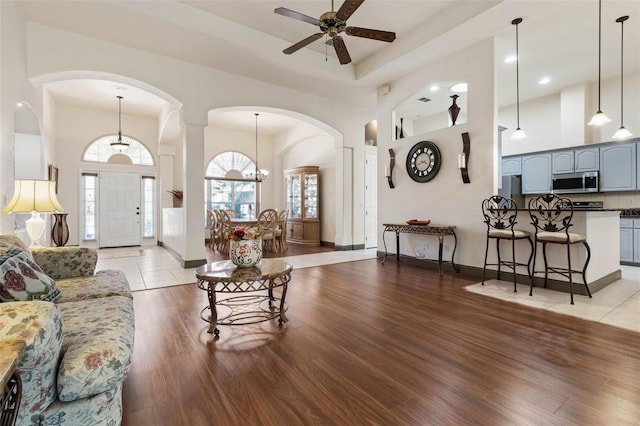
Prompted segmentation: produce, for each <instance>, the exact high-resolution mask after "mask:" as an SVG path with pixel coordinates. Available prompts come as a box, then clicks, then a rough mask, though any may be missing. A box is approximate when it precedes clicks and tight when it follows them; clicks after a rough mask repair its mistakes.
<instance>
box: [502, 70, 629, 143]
mask: <svg viewBox="0 0 640 426" xmlns="http://www.w3.org/2000/svg"><path fill="white" fill-rule="evenodd" d="M624 87H625V89H624V126H625V127H626V128H627V129H628V130H629V131H631V133H633V135H634V136H638V135H640V72H636V73H631V74H627V75H625V76H624ZM597 88H598V87H597V82H591V83H584V84H578V85H574V86H571V87H567V88H563V90H562V91H561V92H559V93H556V94H553V95H550V96H545V97H542V98H537V99H533V100H530V101H527V102H521V104H520V127H521V128H522V129H523V130H524V131H525V132H526V134H527V138H526V139H523V140H518V141H513V140H511V139H510V138H511V135H512V134H513V131H514V129H515V128H516V106H515V105H509V106H507V107H504V108H500V110H499V111H498V124H499V125H501V126H504V127H507V130H506V131H505V132H504V135H503V139H502V141H503V143H502V154H503V155H518V154H524V153H528V152H535V151H544V150H549V149H557V148H565V147H572V146H579V145H585V144H591V143H599V142H608V141H611V140H613V138H612V136H613V134H614V133H615V131H616V130H617V129H618V127H620V77H619V76H618V77H614V78H609V79H606V80H603V81H602V97H601V99H602V102H601V107H602V111H604V112H605V113H606V114H607V116H608V117H609V118H610V119H611V122H610V123H607V124H605V125H603V126H601V127H598V126H589V125H587V123H588V122H589V120H590V119H591V116H592V115H593V114H594V113H595V112H596V110H597V109H598V98H597V96H598V91H597Z"/></svg>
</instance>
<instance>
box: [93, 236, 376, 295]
mask: <svg viewBox="0 0 640 426" xmlns="http://www.w3.org/2000/svg"><path fill="white" fill-rule="evenodd" d="M375 257H376V249H367V250H349V251H333V252H324V253H316V254H305V255H300V256H289V257H281V258H280V259H283V260H286V261H287V262H289V263H291V264H292V265H293V267H294V269H301V268H309V267H312V266H320V265H328V264H332V263H342V262H353V261H356V260H364V259H375ZM101 269H119V270H121V271H124V273H125V275H126V276H127V280H128V281H129V285H130V286H131V290H132V291H138V290H147V289H153V288H160V287H169V286H173V285H180V284H187V283H194V282H196V278H195V268H188V269H185V268H183V267H182V266H181V265H180V263H179V262H178V261H177V260H176V259H175V258H174V257H173V256H171V254H169V252H167V250H165V249H163V248H162V247H157V246H154V247H149V248H142V249H137V248H135V249H132V248H131V247H126V248H115V249H100V250H98V265H97V270H101Z"/></svg>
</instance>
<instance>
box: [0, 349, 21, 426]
mask: <svg viewBox="0 0 640 426" xmlns="http://www.w3.org/2000/svg"><path fill="white" fill-rule="evenodd" d="M24 348H25V343H24V341H22V340H7V341H4V342H0V386H1V388H2V391H1V394H0V410H1V411H0V424H1V425H9V426H12V425H14V424H15V421H16V416H17V414H18V408H19V407H20V399H21V397H22V380H20V375H19V374H18V372H17V371H16V369H17V368H18V364H19V363H20V359H21V358H22V355H23V354H24Z"/></svg>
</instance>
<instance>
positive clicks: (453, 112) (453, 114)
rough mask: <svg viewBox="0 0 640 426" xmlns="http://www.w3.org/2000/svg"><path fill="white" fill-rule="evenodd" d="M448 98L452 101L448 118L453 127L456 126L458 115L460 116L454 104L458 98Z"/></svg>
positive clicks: (458, 108)
mask: <svg viewBox="0 0 640 426" xmlns="http://www.w3.org/2000/svg"><path fill="white" fill-rule="evenodd" d="M449 97H450V98H451V99H453V103H452V104H451V106H450V107H449V118H451V125H452V126H455V125H456V120H457V119H458V114H460V107H459V106H458V104H457V103H456V99H458V98H459V97H460V96H458V95H451V96H449Z"/></svg>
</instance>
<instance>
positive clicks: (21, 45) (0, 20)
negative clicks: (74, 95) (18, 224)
mask: <svg viewBox="0 0 640 426" xmlns="http://www.w3.org/2000/svg"><path fill="white" fill-rule="evenodd" d="M26 43H27V41H26V34H25V20H24V18H23V17H22V16H21V14H20V12H19V11H18V5H17V3H16V2H4V1H3V2H0V57H1V58H2V60H1V61H0V204H1V205H2V207H4V206H5V205H6V204H7V203H8V202H9V200H10V198H11V195H12V194H13V188H14V184H13V181H14V177H15V174H14V173H15V172H14V161H15V160H14V159H15V145H14V140H13V136H14V112H15V110H16V108H17V104H18V103H19V102H22V103H24V106H23V107H22V108H29V109H31V110H32V112H33V114H34V116H35V118H36V121H37V122H38V127H42V126H40V123H41V122H42V91H41V90H40V89H36V88H34V87H33V86H32V85H31V84H30V83H29V81H28V79H27V71H26V70H27V62H26ZM40 133H41V136H42V147H43V152H45V153H47V156H44V157H41V167H44V164H48V163H49V162H51V158H50V157H49V156H48V153H49V152H50V151H49V149H48V146H49V145H50V143H51V142H50V140H49V138H48V134H46V133H44V132H40ZM42 173H43V174H42V176H46V175H45V174H44V173H45V170H44V169H43V170H42ZM13 231H14V215H13V214H0V233H13Z"/></svg>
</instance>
